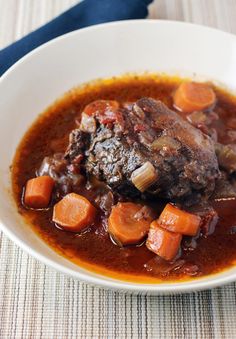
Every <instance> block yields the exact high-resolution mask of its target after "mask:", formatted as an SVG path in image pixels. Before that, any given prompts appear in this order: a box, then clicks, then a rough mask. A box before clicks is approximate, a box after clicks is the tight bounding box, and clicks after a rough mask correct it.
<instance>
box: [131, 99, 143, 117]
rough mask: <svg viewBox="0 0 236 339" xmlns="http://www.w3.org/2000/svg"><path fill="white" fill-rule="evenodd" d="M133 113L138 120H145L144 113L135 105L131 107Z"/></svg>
mask: <svg viewBox="0 0 236 339" xmlns="http://www.w3.org/2000/svg"><path fill="white" fill-rule="evenodd" d="M133 111H134V113H135V114H136V115H137V116H138V117H139V118H141V119H142V120H144V118H145V113H144V111H143V110H142V108H141V107H139V106H138V105H137V104H136V103H135V104H134V105H133Z"/></svg>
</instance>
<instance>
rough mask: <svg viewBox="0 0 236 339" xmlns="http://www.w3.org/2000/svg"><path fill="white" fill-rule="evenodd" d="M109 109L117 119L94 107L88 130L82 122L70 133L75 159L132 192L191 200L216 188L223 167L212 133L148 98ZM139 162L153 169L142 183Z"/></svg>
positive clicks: (70, 149) (70, 154) (125, 191)
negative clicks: (209, 133)
mask: <svg viewBox="0 0 236 339" xmlns="http://www.w3.org/2000/svg"><path fill="white" fill-rule="evenodd" d="M111 115H112V117H113V119H101V117H99V112H96V114H94V115H93V116H92V117H91V116H90V118H89V124H87V130H86V126H84V123H83V124H82V123H81V126H82V128H81V127H80V129H76V130H74V131H73V132H72V133H71V136H70V145H69V147H68V149H67V152H66V158H67V159H68V160H69V161H70V162H71V163H77V164H79V166H81V165H82V167H84V169H85V171H86V173H88V174H92V175H94V176H96V177H97V178H98V179H99V180H102V181H104V182H106V183H107V184H108V185H109V186H110V187H112V188H113V189H114V190H116V191H118V192H122V194H127V195H131V196H135V195H137V196H138V195H141V194H142V196H150V195H155V196H158V197H161V198H167V199H171V200H177V201H178V200H180V201H185V202H186V200H188V204H189V205H190V204H192V203H194V202H196V201H198V200H199V198H201V197H209V196H210V195H211V194H212V192H213V190H214V187H215V180H216V178H217V177H218V175H219V168H218V162H217V158H216V154H215V150H214V143H213V141H212V139H211V138H210V137H209V136H207V135H206V134H204V133H202V132H201V131H200V130H199V129H197V128H195V127H193V126H192V125H191V124H190V123H188V122H187V121H186V120H184V119H183V118H182V117H181V116H179V115H178V114H177V113H175V112H174V111H171V110H170V109H168V108H167V107H166V106H165V105H164V104H163V103H162V102H161V101H155V100H153V99H149V98H142V99H140V100H138V101H137V102H136V103H135V104H134V105H127V107H126V108H124V107H122V108H117V109H113V111H112V112H109V117H110V116H111ZM87 118H88V116H87ZM103 118H104V116H103ZM82 119H83V115H82ZM91 120H92V121H91ZM85 125H86V124H85ZM81 129H82V130H81ZM143 165H144V167H142V166H143ZM140 167H141V172H142V169H143V170H145V171H144V172H145V175H146V174H147V175H150V181H148V182H146V181H145V182H144V183H143V182H141V184H142V185H141V186H142V188H141V189H140V187H139V183H140V180H141V179H142V180H143V178H142V174H141V178H139V174H140V170H139V171H136V170H137V169H139V168H140ZM146 167H148V169H147V168H146ZM134 171H136V172H134ZM150 173H151V174H150ZM135 179H137V180H138V184H137V183H136V180H135ZM142 180H141V181H142ZM134 184H135V185H134ZM143 185H144V186H143ZM135 186H136V187H138V188H139V189H138V188H136V187H135Z"/></svg>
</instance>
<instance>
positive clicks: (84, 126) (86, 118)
mask: <svg viewBox="0 0 236 339" xmlns="http://www.w3.org/2000/svg"><path fill="white" fill-rule="evenodd" d="M80 129H81V131H83V132H87V133H95V132H96V120H95V119H94V117H92V116H90V115H88V114H86V113H84V112H83V113H82V115H81V122H80Z"/></svg>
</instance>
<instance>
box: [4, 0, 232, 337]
mask: <svg viewBox="0 0 236 339" xmlns="http://www.w3.org/2000/svg"><path fill="white" fill-rule="evenodd" d="M98 1H99V0H98ZM127 1H129V0H127ZM74 3H76V0H0V48H1V47H3V46H5V45H6V44H7V43H10V42H12V41H13V40H14V39H16V38H19V37H20V36H22V35H24V34H26V33H27V32H29V31H30V30H31V29H33V28H35V27H37V26H39V25H41V24H43V23H44V22H45V21H47V20H50V18H51V17H53V16H55V15H56V14H58V13H59V12H61V11H62V10H64V9H66V8H67V7H69V6H70V5H72V4H74ZM150 16H151V17H155V18H156V17H157V18H161V19H171V20H185V21H190V22H195V23H200V24H205V25H209V26H213V27H218V28H221V29H223V30H226V31H230V32H233V33H236V0H205V1H204V0H192V1H190V0H166V1H165V0H156V1H155V3H154V4H153V5H151V8H150ZM219 48H220V46H219ZM235 76H236V75H235ZM235 296H236V285H235V284H231V285H228V286H225V287H223V288H218V289H214V290H211V291H206V292H201V293H193V294H189V295H182V296H169V297H168V296H167V297H141V296H130V295H121V294H118V293H114V292H107V291H103V290H99V289H96V288H92V287H89V286H86V285H84V284H82V283H79V282H78V281H75V280H73V279H70V278H68V277H66V276H64V275H62V274H60V273H57V272H55V271H54V270H53V269H50V268H48V267H46V266H44V265H43V264H41V263H39V262H38V261H36V260H35V259H33V258H31V257H29V256H28V255H27V254H26V253H24V252H23V251H21V250H20V249H19V248H18V247H17V246H15V245H14V244H13V243H12V242H11V241H10V240H8V239H7V238H6V237H5V236H3V235H0V338H1V339H2V338H4V339H8V338H24V339H25V338H46V339H47V338H57V339H59V338H63V339H64V338H66V339H67V338H68V339H69V338H86V339H87V338H164V339H169V338H187V339H188V338H200V339H203V338H207V339H209V338H226V339H231V338H236V297H235Z"/></svg>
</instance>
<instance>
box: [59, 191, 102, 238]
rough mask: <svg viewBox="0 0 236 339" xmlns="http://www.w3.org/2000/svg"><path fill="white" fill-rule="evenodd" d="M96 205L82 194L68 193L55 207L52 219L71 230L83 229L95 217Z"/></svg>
mask: <svg viewBox="0 0 236 339" xmlns="http://www.w3.org/2000/svg"><path fill="white" fill-rule="evenodd" d="M95 215H96V209H95V207H94V206H93V205H92V204H91V203H90V202H89V201H88V200H87V199H86V198H85V197H83V196H82V195H79V194H76V193H69V194H67V195H66V196H65V197H64V198H63V199H62V200H61V201H59V202H58V203H57V204H56V205H55V206H54V208H53V217H52V220H53V221H54V222H55V223H56V224H58V225H60V226H62V227H63V228H64V229H65V230H68V231H71V232H78V231H81V230H82V229H83V228H85V227H87V226H89V225H91V224H92V223H93V221H94V219H95Z"/></svg>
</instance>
